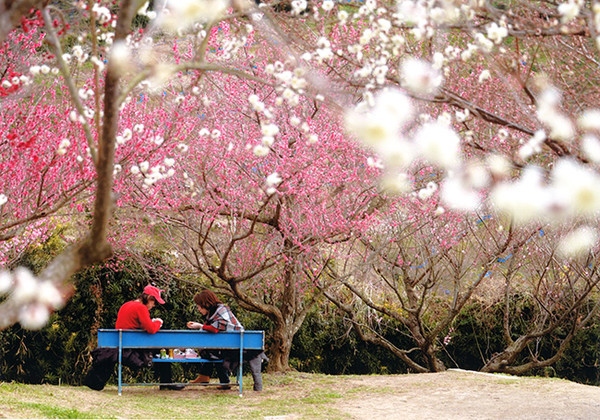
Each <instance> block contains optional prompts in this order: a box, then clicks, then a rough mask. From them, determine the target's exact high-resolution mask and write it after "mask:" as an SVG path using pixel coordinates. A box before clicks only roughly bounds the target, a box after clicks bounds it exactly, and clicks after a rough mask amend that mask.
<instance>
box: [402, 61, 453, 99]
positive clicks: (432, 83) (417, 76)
mask: <svg viewBox="0 0 600 420" xmlns="http://www.w3.org/2000/svg"><path fill="white" fill-rule="evenodd" d="M400 74H401V78H402V83H403V86H404V87H406V88H407V89H409V90H411V91H412V92H414V93H417V94H431V93H435V91H436V90H437V89H438V88H439V87H440V86H441V84H442V81H443V78H442V75H441V74H440V73H439V71H438V70H436V69H435V68H433V66H432V65H431V64H430V63H428V62H426V61H423V60H419V59H416V58H409V59H407V60H404V61H403V62H402V65H401V66H400Z"/></svg>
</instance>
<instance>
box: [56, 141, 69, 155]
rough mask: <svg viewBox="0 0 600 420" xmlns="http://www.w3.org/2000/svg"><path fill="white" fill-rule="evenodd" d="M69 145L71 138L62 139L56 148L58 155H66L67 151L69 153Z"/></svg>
mask: <svg viewBox="0 0 600 420" xmlns="http://www.w3.org/2000/svg"><path fill="white" fill-rule="evenodd" d="M69 146H71V140H69V139H62V140H61V141H60V144H59V145H58V149H57V150H56V154H58V155H64V154H65V153H67V149H68V148H69Z"/></svg>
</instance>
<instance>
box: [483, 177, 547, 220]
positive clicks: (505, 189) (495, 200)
mask: <svg viewBox="0 0 600 420" xmlns="http://www.w3.org/2000/svg"><path fill="white" fill-rule="evenodd" d="M543 181H544V177H543V173H542V171H541V170H540V168H537V167H534V166H528V167H526V168H525V169H524V170H523V173H522V174H521V178H519V179H517V180H515V181H504V182H501V183H499V184H498V185H496V187H495V188H494V189H493V190H492V192H491V194H490V201H491V203H492V204H493V205H494V207H495V208H496V209H497V210H498V211H500V212H502V213H506V214H508V215H509V216H511V217H512V218H513V220H514V221H515V223H517V224H524V223H528V222H531V221H535V220H539V219H540V218H542V217H543V216H544V215H545V214H546V213H547V211H548V209H549V208H550V206H551V204H552V203H553V200H552V195H551V194H550V191H549V189H548V188H547V187H546V186H545V185H544V182H543Z"/></svg>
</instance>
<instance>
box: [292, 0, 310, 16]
mask: <svg viewBox="0 0 600 420" xmlns="http://www.w3.org/2000/svg"><path fill="white" fill-rule="evenodd" d="M307 7H308V2H307V1H306V0H293V1H292V13H293V14H295V15H299V14H302V13H303V12H304V11H305V10H306V8H307Z"/></svg>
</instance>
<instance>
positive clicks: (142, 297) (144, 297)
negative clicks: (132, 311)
mask: <svg viewBox="0 0 600 420" xmlns="http://www.w3.org/2000/svg"><path fill="white" fill-rule="evenodd" d="M138 299H139V300H141V301H142V303H143V304H144V305H146V304H147V303H148V302H149V301H150V300H153V301H154V303H155V304H156V298H155V297H154V296H150V295H149V294H147V293H140V295H139V296H138Z"/></svg>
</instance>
